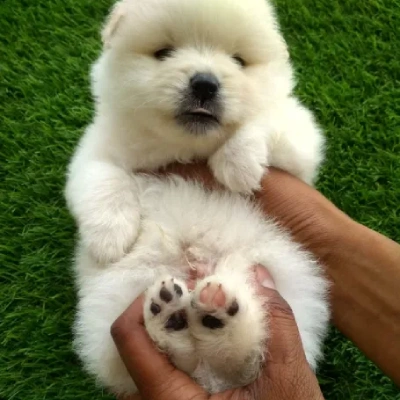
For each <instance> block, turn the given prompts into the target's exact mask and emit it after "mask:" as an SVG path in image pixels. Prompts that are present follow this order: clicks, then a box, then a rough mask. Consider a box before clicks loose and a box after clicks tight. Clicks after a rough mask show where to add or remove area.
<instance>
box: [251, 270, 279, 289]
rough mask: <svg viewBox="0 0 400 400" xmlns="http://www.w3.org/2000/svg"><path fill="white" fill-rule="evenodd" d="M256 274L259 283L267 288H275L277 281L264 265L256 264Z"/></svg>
mask: <svg viewBox="0 0 400 400" xmlns="http://www.w3.org/2000/svg"><path fill="white" fill-rule="evenodd" d="M255 274H256V279H257V281H258V283H259V284H260V285H261V286H263V287H265V288H267V289H275V283H274V280H273V279H272V276H271V274H270V273H269V272H268V271H267V269H266V268H265V267H264V266H262V265H256V266H255Z"/></svg>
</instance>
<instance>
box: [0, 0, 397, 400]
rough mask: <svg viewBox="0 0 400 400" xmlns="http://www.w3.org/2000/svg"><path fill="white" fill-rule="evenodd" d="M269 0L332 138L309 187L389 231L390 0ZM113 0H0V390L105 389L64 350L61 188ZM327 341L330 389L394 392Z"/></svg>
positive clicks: (393, 228) (392, 213)
mask: <svg viewBox="0 0 400 400" xmlns="http://www.w3.org/2000/svg"><path fill="white" fill-rule="evenodd" d="M138 1H139V0H138ZM140 1H141V0H140ZM244 1H245V0H244ZM276 2H277V5H278V10H279V16H280V19H281V22H282V25H283V30H284V33H285V36H286V38H287V40H288V42H289V44H290V46H291V54H292V58H293V60H294V63H295V66H296V67H297V71H298V78H299V86H298V94H299V95H300V97H301V98H302V99H303V100H304V102H305V103H306V104H308V105H309V106H310V107H311V108H312V109H314V110H315V112H316V114H317V116H318V118H319V120H320V122H321V124H322V125H323V127H324V128H325V130H326V134H327V137H328V143H329V147H328V153H327V162H326V165H325V167H324V169H323V172H322V175H321V179H320V181H319V189H320V190H321V191H322V192H323V193H324V194H325V195H326V196H328V197H329V198H330V199H331V200H332V201H333V202H334V203H336V204H337V205H338V206H339V207H340V208H342V209H343V210H344V211H345V212H347V213H348V214H349V215H350V216H352V217H353V218H355V219H356V220H358V221H360V222H362V223H364V224H366V225H367V226H369V227H371V228H373V229H376V230H378V231H380V232H382V233H384V234H386V235H388V236H390V237H391V238H393V239H394V240H397V241H399V240H400V209H399V199H400V128H399V127H400V63H399V59H400V8H399V3H398V0H277V1H276ZM109 6H110V1H109V0H96V1H88V0H86V1H85V0H41V1H32V0H2V1H1V2H0V163H1V164H0V165H1V168H0V238H1V240H0V398H1V399H16V400H19V399H21V400H22V399H23V400H44V399H65V400H67V399H74V400H76V399H82V400H85V399H88V400H89V399H90V400H93V399H100V398H109V397H108V396H107V395H106V394H104V393H102V391H101V390H100V389H98V388H96V386H95V384H94V382H93V380H92V379H91V378H88V377H87V376H86V375H85V373H83V372H82V371H81V367H80V365H79V362H78V361H77V359H76V357H75V355H74V354H73V352H72V351H71V339H72V337H71V324H72V321H73V315H74V306H75V301H76V298H75V293H74V287H73V282H72V275H71V267H70V265H71V256H72V253H73V247H74V232H75V228H74V224H73V221H72V219H71V218H70V217H69V215H68V212H67V211H66V208H65V204H64V200H63V196H62V190H63V185H64V176H65V169H66V165H67V162H68V159H69V158H70V156H71V154H72V151H73V148H74V146H75V144H76V142H77V140H78V137H79V136H80V134H81V132H82V127H83V126H84V125H85V124H87V123H88V122H89V121H90V118H91V115H92V105H91V101H90V95H89V90H88V68H89V64H90V63H91V62H92V61H93V60H94V58H95V57H96V55H97V54H98V52H99V43H100V42H99V36H98V29H99V26H100V23H101V21H102V19H103V17H104V15H105V14H106V12H107V10H108V8H109ZM325 353H326V359H325V362H324V363H323V364H322V366H321V369H320V372H319V378H320V381H321V383H322V388H323V391H324V393H325V396H326V399H327V400H336V399H337V400H368V399H377V400H378V399H379V400H383V399H390V400H393V399H400V392H399V390H398V388H396V387H395V386H394V384H393V383H392V382H391V381H390V380H389V379H388V378H386V377H385V376H383V375H382V374H381V372H380V371H379V370H378V369H377V368H376V367H375V366H374V365H373V364H372V363H371V362H370V361H368V360H367V359H366V358H365V357H364V356H363V355H362V354H361V353H360V352H359V351H358V350H357V349H356V348H355V347H354V346H353V345H352V344H351V343H349V342H348V341H347V340H346V339H344V338H343V337H342V336H341V335H340V334H339V333H337V332H336V331H334V330H332V333H331V335H330V337H329V339H328V341H327V346H326V350H325Z"/></svg>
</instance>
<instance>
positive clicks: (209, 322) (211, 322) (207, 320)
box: [201, 315, 225, 329]
mask: <svg viewBox="0 0 400 400" xmlns="http://www.w3.org/2000/svg"><path fill="white" fill-rule="evenodd" d="M201 323H202V324H203V326H205V327H206V328H209V329H221V328H223V327H224V326H225V324H224V323H223V322H222V321H221V320H220V319H218V318H215V317H213V316H212V315H205V316H204V317H203V319H202V320H201Z"/></svg>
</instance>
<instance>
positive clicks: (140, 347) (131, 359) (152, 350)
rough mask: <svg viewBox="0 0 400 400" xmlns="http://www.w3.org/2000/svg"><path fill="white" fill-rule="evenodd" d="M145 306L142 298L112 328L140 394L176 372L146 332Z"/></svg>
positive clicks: (120, 352)
mask: <svg viewBox="0 0 400 400" xmlns="http://www.w3.org/2000/svg"><path fill="white" fill-rule="evenodd" d="M143 302H144V301H143V297H142V296H141V297H139V298H138V299H137V300H136V301H135V302H134V303H133V304H132V305H131V306H130V307H128V309H127V310H126V311H125V312H124V313H123V314H122V315H121V316H120V317H119V318H118V319H117V320H116V321H115V322H114V323H113V325H112V327H111V335H112V337H113V339H114V342H115V345H116V346H117V349H118V352H119V354H120V356H121V358H122V360H123V362H124V364H125V365H126V368H127V369H128V372H129V374H130V375H131V376H132V378H133V380H134V381H135V383H136V385H137V386H138V389H139V390H140V389H141V387H143V386H147V387H152V386H154V385H156V384H157V382H159V381H160V379H162V380H163V379H165V376H169V375H170V374H172V373H173V372H174V371H175V368H174V366H173V365H172V364H171V363H170V362H169V361H168V359H167V357H166V356H165V355H163V354H160V353H159V352H158V351H157V349H156V347H155V345H154V344H153V342H152V341H151V339H150V338H149V336H148V334H147V332H146V330H145V328H144V319H143Z"/></svg>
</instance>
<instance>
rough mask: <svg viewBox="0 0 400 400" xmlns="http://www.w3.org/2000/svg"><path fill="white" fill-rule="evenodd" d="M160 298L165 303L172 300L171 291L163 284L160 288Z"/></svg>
mask: <svg viewBox="0 0 400 400" xmlns="http://www.w3.org/2000/svg"><path fill="white" fill-rule="evenodd" d="M160 299H161V300H163V301H165V302H166V303H169V302H170V301H171V300H172V293H171V292H170V291H169V290H168V289H167V288H166V287H165V286H163V287H162V288H161V290H160Z"/></svg>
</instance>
